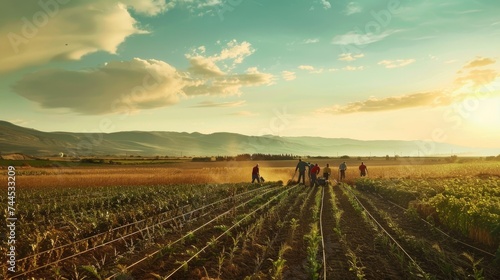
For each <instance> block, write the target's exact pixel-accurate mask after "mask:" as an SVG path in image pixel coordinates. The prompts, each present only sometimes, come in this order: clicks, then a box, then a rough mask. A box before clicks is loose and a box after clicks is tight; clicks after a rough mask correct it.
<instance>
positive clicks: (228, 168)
mask: <svg viewBox="0 0 500 280" xmlns="http://www.w3.org/2000/svg"><path fill="white" fill-rule="evenodd" d="M307 161H309V162H311V163H318V164H319V165H320V167H321V168H323V167H325V166H326V164H327V163H329V164H330V167H331V168H332V173H333V174H332V177H333V178H337V177H338V165H339V164H340V163H341V162H342V161H344V160H341V159H318V160H316V159H308V160H307ZM361 161H363V162H364V163H365V164H366V165H367V166H368V177H370V178H451V177H474V176H485V175H493V176H500V163H499V162H498V161H495V162H491V161H481V160H470V161H465V162H461V163H447V162H446V161H445V160H443V159H425V160H424V159H399V160H397V161H395V160H385V159H381V158H377V159H372V160H368V159H366V160H356V159H350V160H346V163H347V166H348V169H347V172H346V181H347V182H348V183H352V182H353V181H354V179H356V178H358V177H359V171H358V166H359V164H360V163H361ZM257 163H258V164H259V166H260V173H261V176H262V177H264V178H265V180H266V181H280V180H281V181H283V182H285V183H286V182H287V181H288V180H290V179H291V178H292V176H293V175H294V171H295V166H296V164H297V161H296V160H282V161H261V162H253V161H231V162H187V161H181V162H177V163H171V164H142V165H141V164H134V165H108V164H102V165H101V164H96V165H95V166H89V165H86V166H83V165H82V166H78V165H76V166H71V167H61V166H59V167H19V168H17V180H18V182H17V185H18V186H19V187H20V188H38V187H51V188H53V187H99V186H103V187H104V186H151V185H164V184H202V183H239V182H249V181H251V171H252V167H253V166H254V165H255V164H257ZM321 173H322V172H321ZM6 175H7V174H6V173H5V172H2V174H1V175H0V180H4V181H5V180H6ZM295 179H297V178H296V177H295Z"/></svg>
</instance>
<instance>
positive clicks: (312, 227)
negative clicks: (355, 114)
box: [0, 159, 500, 280]
mask: <svg viewBox="0 0 500 280" xmlns="http://www.w3.org/2000/svg"><path fill="white" fill-rule="evenodd" d="M341 161H343V160H340V159H335V160H332V159H318V160H315V159H313V160H311V162H314V163H316V162H317V163H319V165H320V166H321V167H323V166H324V165H325V164H326V163H330V165H331V166H332V167H333V168H332V169H333V173H334V174H333V175H334V176H333V177H334V178H335V177H336V176H335V175H336V170H337V168H336V167H337V166H338V164H339V163H340V162H341ZM364 162H365V163H366V164H367V165H368V178H363V179H360V178H359V174H358V172H357V165H359V163H360V161H359V160H353V159H351V160H347V164H348V170H347V176H346V180H345V182H343V183H341V184H336V183H335V182H333V181H332V184H331V185H330V186H327V187H318V186H317V187H309V186H303V185H297V184H296V183H295V182H290V183H289V182H288V181H289V180H290V179H291V178H292V176H294V169H295V164H296V161H274V162H273V161H262V162H259V165H260V167H261V175H262V176H263V177H265V178H266V182H265V183H263V184H250V183H249V181H250V180H249V179H251V176H250V172H251V167H252V166H253V165H255V162H215V163H191V162H180V163H173V164H162V165H130V166H109V165H96V166H73V167H60V166H59V167H51V168H42V167H41V168H34V167H15V173H16V186H17V192H16V203H17V205H16V207H17V217H18V226H17V227H16V235H17V236H18V238H17V242H18V243H17V244H16V253H17V259H16V268H17V271H16V272H15V273H12V272H9V271H8V270H7V265H5V263H6V262H5V261H3V262H2V271H1V275H2V278H5V279H7V278H12V279H206V280H208V279H404V278H408V279H497V278H498V275H500V271H499V269H498V268H499V267H500V250H499V244H500V183H499V182H500V180H499V178H500V163H498V162H485V161H468V162H463V163H445V162H443V161H438V160H432V159H429V160H425V161H419V160H412V161H403V160H400V161H386V160H385V159H384V160H382V159H379V160H374V161H371V160H364ZM6 170H7V169H3V170H2V175H1V176H0V180H2V181H3V182H7V172H6ZM4 171H5V172H4ZM6 195H7V193H6V192H4V193H2V194H1V195H0V196H1V198H2V201H7V200H6ZM2 215H3V217H2V218H3V219H4V220H5V219H6V215H7V213H6V211H2ZM1 230H2V232H1V235H2V236H7V232H4V231H5V230H6V229H5V228H2V229H1ZM6 242H7V240H6V239H2V245H1V248H2V251H1V254H2V255H3V256H6V254H7V249H6V248H7V244H6Z"/></svg>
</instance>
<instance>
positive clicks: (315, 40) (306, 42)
mask: <svg viewBox="0 0 500 280" xmlns="http://www.w3.org/2000/svg"><path fill="white" fill-rule="evenodd" d="M303 43H304V44H316V43H319V39H318V38H314V39H306V40H304V42H303Z"/></svg>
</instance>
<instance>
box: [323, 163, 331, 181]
mask: <svg viewBox="0 0 500 280" xmlns="http://www.w3.org/2000/svg"><path fill="white" fill-rule="evenodd" d="M330 175H332V170H331V169H330V164H328V163H327V164H326V167H325V168H323V177H324V178H325V180H328V177H330Z"/></svg>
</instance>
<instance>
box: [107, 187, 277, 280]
mask: <svg viewBox="0 0 500 280" xmlns="http://www.w3.org/2000/svg"><path fill="white" fill-rule="evenodd" d="M278 188H279V187H275V188H271V189H270V190H268V191H267V192H265V193H262V194H259V195H258V196H263V195H266V194H268V193H270V192H272V191H274V190H275V189H278ZM253 198H254V197H253ZM253 198H252V199H250V200H249V201H246V202H244V203H243V204H240V205H238V206H236V207H235V208H234V209H237V208H241V207H243V206H245V205H246V204H248V203H249V202H250V201H252V200H253ZM234 209H230V210H228V211H226V212H224V213H222V214H221V215H218V216H217V217H215V218H213V219H211V220H210V221H208V222H206V223H205V224H203V225H201V226H199V227H198V228H196V229H194V230H191V231H189V233H188V234H186V235H184V236H182V237H180V238H179V239H177V240H175V241H174V242H171V243H169V244H168V246H172V245H174V244H176V243H177V242H180V241H181V240H183V239H185V238H186V237H188V236H189V235H191V234H193V233H195V232H197V231H199V230H201V229H202V228H204V227H206V226H208V225H209V224H211V223H213V222H215V221H217V220H218V219H220V218H221V217H223V216H225V215H227V214H229V213H231V212H233V210H234ZM163 249H164V248H161V249H158V250H156V251H155V252H153V253H150V254H148V255H146V256H145V257H143V258H142V259H140V260H138V261H136V262H134V263H132V264H130V265H128V266H127V267H126V268H125V269H126V270H128V269H130V268H132V267H134V266H136V265H138V264H139V263H141V262H143V261H145V260H147V259H148V258H151V257H153V256H155V255H156V254H158V253H159V252H161V251H162V250H163ZM181 267H182V266H181ZM118 274H119V272H118V273H115V274H113V275H111V276H108V277H106V280H109V279H112V278H114V277H116V276H118Z"/></svg>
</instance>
